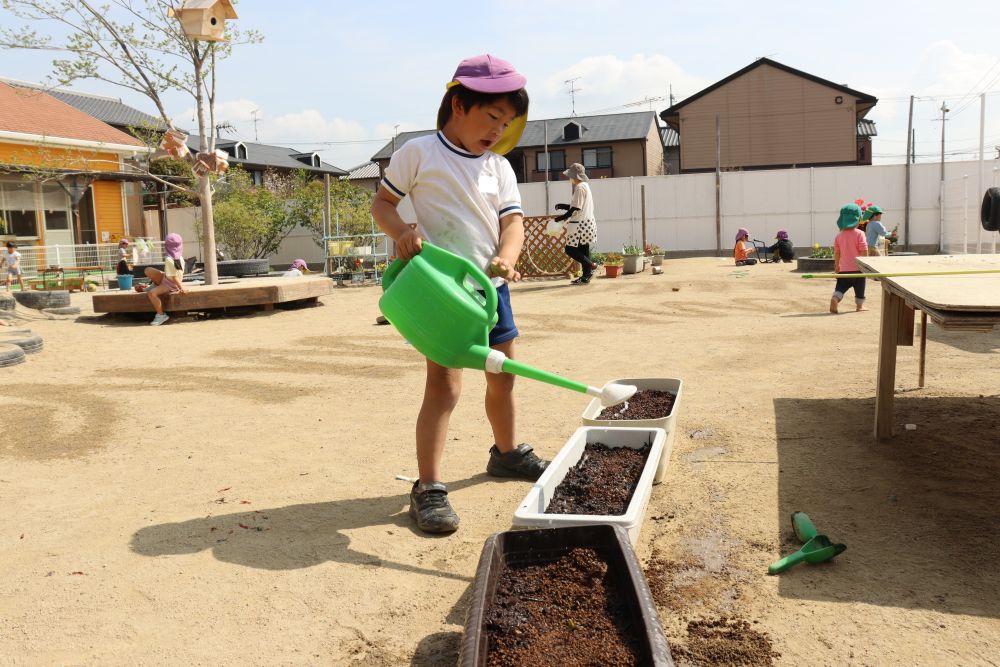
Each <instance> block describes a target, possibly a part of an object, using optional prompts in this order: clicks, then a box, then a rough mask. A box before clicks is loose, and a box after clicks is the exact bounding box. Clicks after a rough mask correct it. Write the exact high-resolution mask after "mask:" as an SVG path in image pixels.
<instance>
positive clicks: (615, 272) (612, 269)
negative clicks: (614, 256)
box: [604, 264, 622, 278]
mask: <svg viewBox="0 0 1000 667" xmlns="http://www.w3.org/2000/svg"><path fill="white" fill-rule="evenodd" d="M621 272H622V267H621V265H620V264H618V265H609V264H605V265H604V274H605V275H606V276H607V277H608V278H617V277H618V276H619V274H621Z"/></svg>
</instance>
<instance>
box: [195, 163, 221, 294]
mask: <svg viewBox="0 0 1000 667" xmlns="http://www.w3.org/2000/svg"><path fill="white" fill-rule="evenodd" d="M198 191H199V193H200V197H201V231H202V247H203V248H204V250H205V257H204V260H205V284H206V285H217V284H218V283H219V270H218V265H217V264H216V259H215V220H214V218H213V217H212V183H211V181H210V180H209V175H208V174H203V175H201V176H199V177H198Z"/></svg>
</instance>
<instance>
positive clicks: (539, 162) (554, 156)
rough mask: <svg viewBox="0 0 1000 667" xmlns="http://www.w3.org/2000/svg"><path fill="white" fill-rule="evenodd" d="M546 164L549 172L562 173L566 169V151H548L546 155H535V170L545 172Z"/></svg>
mask: <svg viewBox="0 0 1000 667" xmlns="http://www.w3.org/2000/svg"><path fill="white" fill-rule="evenodd" d="M546 164H548V170H549V171H562V170H564V169H565V168H566V151H549V152H548V153H535V170H536V171H545V170H546Z"/></svg>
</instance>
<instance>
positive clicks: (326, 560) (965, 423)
mask: <svg viewBox="0 0 1000 667" xmlns="http://www.w3.org/2000/svg"><path fill="white" fill-rule="evenodd" d="M792 267H793V265H789V264H784V265H758V266H754V267H746V268H740V269H737V268H736V267H733V266H731V265H730V264H729V263H727V262H723V261H720V260H718V259H712V258H697V259H684V260H668V261H667V262H665V264H664V274H663V275H660V276H653V275H651V274H650V272H649V271H648V270H647V271H646V272H645V273H642V274H640V275H636V276H623V277H620V278H617V279H606V278H603V277H601V278H595V280H594V281H593V282H592V283H591V284H590V285H589V286H570V285H569V284H568V282H567V281H545V282H526V283H521V284H519V285H516V286H514V288H513V290H512V293H513V307H514V313H515V317H516V320H517V322H518V325H519V327H520V329H521V333H522V335H521V338H520V339H519V342H518V344H517V349H516V353H517V356H518V357H519V358H520V359H523V360H525V361H527V362H529V363H533V364H535V365H537V366H540V367H542V368H545V369H547V370H551V371H554V372H557V373H561V374H564V375H566V376H568V377H571V378H573V379H577V380H582V381H585V382H588V383H590V384H602V383H603V382H605V381H607V380H610V379H614V378H620V377H629V376H633V377H634V376H639V377H675V378H681V379H682V380H683V382H684V387H683V393H682V397H681V399H680V403H679V408H678V409H679V412H678V417H677V420H678V421H677V424H678V432H677V437H676V440H675V442H674V446H673V453H672V456H671V461H670V464H669V468H668V469H667V475H666V479H665V481H664V483H663V484H660V485H658V486H656V487H654V489H653V494H652V499H651V501H650V504H649V508H648V511H647V513H646V519H645V522H644V524H643V526H642V530H641V533H640V535H639V546H638V549H637V551H638V555H639V558H640V560H641V561H642V563H643V564H644V566H645V568H646V574H647V578H648V580H649V583H650V587H651V588H652V590H653V591H654V595H655V599H656V602H657V606H658V609H659V613H660V618H661V620H662V623H663V626H664V629H665V630H666V632H667V636H668V639H669V641H670V642H671V645H672V648H673V654H674V658H675V660H676V661H677V663H678V664H679V665H709V664H716V665H723V664H732V665H772V664H773V665H799V664H807V663H808V664H810V665H997V664H1000V657H998V656H1000V620H998V618H1000V568H998V566H997V563H998V562H1000V546H998V545H1000V541H998V539H997V537H996V536H995V535H994V533H993V529H994V528H995V526H996V525H997V522H998V521H997V520H998V518H1000V509H998V508H1000V483H998V479H1000V355H998V353H1000V331H994V332H992V333H988V334H982V333H953V332H945V331H942V330H941V329H939V328H937V327H934V326H931V327H930V329H929V331H928V336H929V342H928V346H927V359H928V362H927V383H926V388H924V389H918V388H917V348H900V350H899V365H898V370H897V380H896V383H897V400H896V412H895V422H896V424H897V435H896V437H895V438H894V440H892V441H891V442H888V443H882V444H875V443H874V442H873V440H872V435H871V434H872V429H873V420H874V394H875V375H876V353H877V345H878V329H879V309H880V302H881V299H880V290H879V288H878V286H877V285H875V284H873V283H869V295H870V298H869V303H868V307H869V308H870V310H869V311H868V312H862V313H854V312H843V313H842V314H840V315H830V314H828V313H827V312H826V311H827V308H828V305H829V299H830V292H831V291H832V287H833V286H832V284H831V283H829V282H820V281H805V280H802V279H801V278H800V277H799V276H798V274H795V273H792V272H791V269H792ZM378 295H379V291H378V289H377V288H341V289H337V290H336V291H335V293H334V294H332V295H330V296H327V297H324V298H322V299H321V305H320V306H318V307H315V308H307V309H301V310H287V311H282V310H276V311H274V312H272V313H262V312H261V313H253V314H248V315H243V316H234V317H226V318H218V319H208V320H195V319H178V320H171V321H170V322H169V323H168V324H167V325H166V326H162V327H158V328H157V327H149V326H147V325H146V324H145V323H144V322H130V321H128V320H113V319H107V318H103V317H94V316H93V313H92V311H91V310H90V296H89V295H87V294H74V296H73V304H74V305H78V306H81V307H82V308H83V311H84V312H83V315H82V316H81V317H68V318H65V319H54V320H50V319H41V318H39V317H38V316H37V315H35V316H33V317H32V318H31V319H29V320H25V321H22V322H19V323H18V326H22V327H24V326H27V327H30V328H31V329H32V330H33V331H34V332H36V333H38V334H40V335H41V336H42V337H43V338H44V341H45V348H44V350H43V351H42V352H41V353H39V354H35V355H32V356H30V357H29V358H28V361H27V362H26V363H24V364H21V365H19V366H15V367H12V368H5V369H0V387H2V388H0V396H2V403H0V414H2V422H0V508H3V513H2V516H0V572H2V573H3V576H2V577H0V664H4V665H8V664H9V665H212V666H217V665H363V666H365V667H370V666H374V667H381V666H397V665H413V666H427V665H454V664H455V661H456V659H457V656H458V650H459V644H460V640H461V636H462V624H463V622H464V618H465V613H466V609H467V607H468V604H469V595H470V586H471V582H472V579H473V576H474V574H475V568H476V564H477V560H478V558H479V554H480V551H481V549H482V545H483V542H484V540H485V539H486V537H487V536H489V535H490V534H492V533H494V532H497V531H502V530H506V529H508V528H509V527H510V521H511V518H512V514H513V512H514V509H515V508H516V506H517V504H518V503H519V502H520V501H521V499H522V498H523V497H524V495H525V494H526V493H527V492H528V490H529V487H530V485H529V484H528V483H527V482H521V481H497V480H495V479H493V478H490V477H488V476H487V475H486V474H485V466H486V462H487V458H488V449H489V447H490V445H491V443H492V440H491V436H490V430H489V426H488V424H487V422H486V418H485V416H484V414H483V390H484V386H485V382H484V380H483V378H482V375H481V374H480V373H475V372H472V371H466V373H465V380H464V382H465V386H464V390H463V399H462V401H461V403H460V404H459V406H458V409H457V410H456V412H455V414H454V417H453V420H452V424H451V430H450V433H449V440H448V446H447V451H446V459H445V467H444V469H445V480H444V481H445V482H447V484H448V486H449V489H450V491H451V500H452V503H453V505H454V506H455V508H456V510H457V511H458V513H459V515H460V516H461V519H462V524H461V528H460V529H459V530H458V532H457V533H455V534H453V535H450V536H446V537H428V536H425V535H423V534H421V533H419V532H417V531H416V529H415V527H414V526H413V525H411V522H410V519H409V518H408V517H407V514H406V508H407V494H408V491H409V485H408V484H407V483H405V482H401V481H397V480H395V479H394V478H395V476H396V475H399V474H401V475H415V474H416V462H415V458H414V452H413V450H414V446H413V429H414V427H413V424H414V420H415V416H416V412H417V409H418V405H419V401H420V397H421V394H422V390H423V377H424V375H423V368H424V365H423V360H422V358H421V357H420V356H419V355H418V354H417V353H416V352H415V351H414V350H413V349H412V348H411V347H409V346H408V345H407V344H405V343H404V342H403V340H402V339H401V338H400V337H399V336H398V335H397V334H396V333H395V331H394V330H393V329H392V328H391V327H388V326H376V325H375V317H376V315H378V311H377V306H376V301H377V298H378ZM852 310H853V309H850V308H847V307H846V304H845V307H844V308H842V311H852ZM18 311H19V312H21V313H24V312H25V311H24V310H23V309H21V308H20V307H19V308H18ZM516 394H517V399H518V401H519V407H518V429H519V432H520V440H522V441H526V442H530V443H532V444H533V445H534V446H535V448H536V450H537V451H538V452H539V453H540V454H541V455H543V456H545V457H547V458H550V457H552V456H553V455H555V453H556V452H557V451H558V450H559V449H560V447H561V446H562V444H563V443H564V442H565V440H566V439H567V438H568V437H569V436H570V435H571V434H572V432H573V430H574V429H575V428H576V427H577V426H578V425H579V423H580V415H581V412H582V411H583V409H584V407H585V406H586V405H587V402H588V398H587V397H586V396H583V395H581V394H575V393H572V392H569V391H566V390H562V389H556V388H554V387H550V386H548V385H543V384H539V383H534V382H529V381H525V380H518V383H517V388H516ZM904 424H913V425H915V427H916V428H915V429H913V430H906V429H904V428H903V426H904ZM795 510H801V511H804V512H807V513H808V514H809V516H810V517H811V518H812V520H813V521H814V522H815V524H816V526H817V527H818V528H819V530H820V532H822V533H825V534H827V535H829V537H830V538H831V539H832V540H833V541H835V542H843V543H845V544H846V545H847V546H848V549H847V551H846V552H845V553H843V554H842V555H840V556H838V557H837V559H836V560H835V561H834V562H832V563H829V564H825V565H805V564H804V565H800V566H798V567H796V568H794V569H792V570H790V571H788V572H786V573H785V574H783V575H781V576H778V577H769V576H767V574H766V572H767V566H768V564H769V563H771V562H773V561H775V560H777V559H778V558H779V557H781V556H782V555H785V554H787V553H789V552H791V551H794V550H795V549H796V548H797V547H798V544H797V542H796V540H795V537H794V535H793V534H792V532H791V523H790V521H789V515H790V514H791V513H792V512H793V511H795Z"/></svg>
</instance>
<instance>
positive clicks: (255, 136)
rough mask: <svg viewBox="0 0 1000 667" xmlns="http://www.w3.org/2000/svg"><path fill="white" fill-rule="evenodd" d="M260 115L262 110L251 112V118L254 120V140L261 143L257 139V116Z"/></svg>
mask: <svg viewBox="0 0 1000 667" xmlns="http://www.w3.org/2000/svg"><path fill="white" fill-rule="evenodd" d="M258 113H260V109H254V110H253V111H251V112H250V117H251V118H253V140H254V141H256V142H259V141H260V139H259V138H258V137H257V120H258V118H257V114H258Z"/></svg>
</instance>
